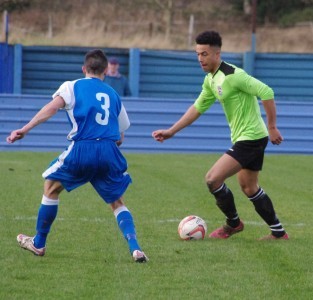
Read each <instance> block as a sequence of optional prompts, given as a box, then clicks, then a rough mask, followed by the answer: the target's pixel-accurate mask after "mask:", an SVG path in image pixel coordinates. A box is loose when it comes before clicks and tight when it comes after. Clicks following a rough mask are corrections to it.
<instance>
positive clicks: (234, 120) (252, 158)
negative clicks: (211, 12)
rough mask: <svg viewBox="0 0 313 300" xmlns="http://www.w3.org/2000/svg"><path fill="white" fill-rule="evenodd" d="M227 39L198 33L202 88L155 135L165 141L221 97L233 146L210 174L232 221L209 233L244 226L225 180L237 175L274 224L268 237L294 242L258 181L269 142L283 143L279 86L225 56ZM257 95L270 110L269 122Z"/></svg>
mask: <svg viewBox="0 0 313 300" xmlns="http://www.w3.org/2000/svg"><path fill="white" fill-rule="evenodd" d="M221 47H222V38H221V36H220V35H219V33H217V32H215V31H205V32H203V33H201V34H199V35H198V36H197V37H196V53H197V56H198V60H199V62H200V65H201V67H202V69H203V70H204V71H205V72H207V73H208V74H207V75H206V77H205V78H204V82H203V85H202V92H201V93H200V95H199V97H198V99H197V100H196V101H195V103H194V104H192V105H191V106H190V107H189V109H188V110H187V111H186V112H185V114H184V115H183V116H182V117H181V118H180V119H179V120H178V121H177V122H176V123H175V124H174V125H173V126H172V127H170V128H168V129H160V130H156V131H154V132H153V133H152V136H153V137H154V139H155V140H156V141H159V142H163V141H164V140H166V139H169V138H171V137H172V136H174V135H175V134H176V133H177V132H178V131H180V130H182V129H183V128H185V127H186V126H188V125H190V124H192V123H193V122H194V121H195V120H196V119H198V118H199V117H200V116H201V114H203V113H204V112H205V111H206V110H207V109H209V107H210V106H211V105H212V104H213V103H214V102H215V101H216V99H217V100H218V101H219V102H220V103H221V105H222V107H223V110H224V113H225V115H226V119H227V121H228V123H229V127H230V130H231V140H232V143H233V146H232V147H231V148H230V149H229V150H228V151H226V153H225V154H224V155H222V156H221V157H220V158H219V159H218V160H217V162H216V163H215V164H214V165H213V166H212V168H211V169H210V170H209V171H208V173H207V174H206V176H205V180H206V183H207V186H208V188H209V190H210V192H211V193H212V194H213V196H214V197H215V199H216V204H217V206H218V207H219V209H220V210H221V211H222V212H223V213H224V215H225V216H226V224H225V225H223V226H222V227H220V228H218V229H216V230H214V231H213V232H212V233H211V234H210V235H209V237H210V238H218V239H226V238H229V237H230V236H231V235H233V234H235V233H238V232H240V231H242V230H243V229H244V223H243V222H242V220H240V218H239V215H238V212H237V209H236V205H235V201H234V197H233V194H232V192H231V190H230V189H229V188H228V187H227V186H226V184H225V180H226V179H227V178H229V177H230V176H233V175H235V174H236V175H237V179H238V182H239V185H240V187H241V190H242V191H243V193H244V194H245V195H246V196H247V197H248V198H249V199H250V200H251V202H252V203H253V205H254V207H255V210H256V211H257V213H258V214H259V215H260V216H261V218H262V219H263V220H264V221H265V222H266V223H267V224H268V226H269V228H270V230H271V234H270V235H267V236H265V237H263V238H261V239H262V240H268V239H270V240H278V239H279V240H281V239H283V240H288V239H289V237H288V234H287V233H286V231H285V230H284V228H283V226H282V224H281V223H280V221H279V219H278V218H277V216H276V213H275V210H274V207H273V203H272V201H271V199H270V198H269V196H268V195H267V194H266V193H265V191H264V190H263V189H262V188H261V187H260V186H259V184H258V176H259V172H260V171H261V169H262V165H263V159H264V152H265V148H266V146H267V143H268V140H270V141H271V142H272V143H273V144H275V145H279V144H280V143H281V142H282V141H283V137H282V136H281V134H280V132H279V130H278V129H277V127H276V108H275V101H274V93H273V90H272V89H271V88H270V87H268V86H267V85H266V84H264V83H263V82H261V81H259V80H257V79H256V78H254V77H252V76H249V75H248V74H247V73H246V72H245V71H244V70H242V69H240V68H238V67H236V66H234V65H231V64H228V63H227V62H224V61H222V60H221ZM257 97H258V98H260V99H261V101H262V104H263V106H264V110H265V112H266V117H267V126H266V125H265V123H264V121H263V119H262V116H261V112H260V107H259V103H258V100H257Z"/></svg>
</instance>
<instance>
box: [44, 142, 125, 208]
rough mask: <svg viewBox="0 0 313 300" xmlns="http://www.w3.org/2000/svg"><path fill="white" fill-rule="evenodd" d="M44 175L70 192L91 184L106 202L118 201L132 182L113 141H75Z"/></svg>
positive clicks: (123, 158)
mask: <svg viewBox="0 0 313 300" xmlns="http://www.w3.org/2000/svg"><path fill="white" fill-rule="evenodd" d="M42 176H43V178H45V179H49V180H55V181H60V182H61V183H62V185H63V187H64V188H65V189H66V190H67V191H68V192H70V191H72V190H74V189H75V188H77V187H79V186H81V185H83V184H85V183H87V182H90V183H91V184H92V186H93V187H94V188H95V190H96V191H97V192H98V194H99V195H100V196H101V198H102V199H103V200H104V201H105V202H106V203H113V202H114V201H116V200H118V199H119V198H120V197H121V196H122V195H123V194H124V192H125V191H126V189H127V187H128V185H129V184H130V183H131V177H130V176H129V174H128V173H127V162H126V159H125V157H124V156H123V155H122V153H121V152H120V150H119V148H118V147H117V145H116V144H115V142H114V141H111V140H88V141H78V142H72V144H71V145H70V146H69V147H68V148H67V149H66V150H65V151H64V152H63V153H62V154H61V155H60V156H59V157H58V158H57V159H56V160H54V161H53V162H52V163H51V164H50V167H49V168H48V169H47V170H46V171H45V172H44V173H43V174H42Z"/></svg>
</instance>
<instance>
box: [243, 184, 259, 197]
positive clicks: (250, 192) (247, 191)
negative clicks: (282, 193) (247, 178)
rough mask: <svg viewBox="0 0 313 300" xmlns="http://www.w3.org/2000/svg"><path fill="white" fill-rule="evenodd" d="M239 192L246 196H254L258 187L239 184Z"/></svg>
mask: <svg viewBox="0 0 313 300" xmlns="http://www.w3.org/2000/svg"><path fill="white" fill-rule="evenodd" d="M240 188H241V191H242V192H243V193H244V194H245V195H246V196H247V197H249V196H251V195H253V194H255V193H256V192H257V190H258V186H257V185H245V184H241V185H240Z"/></svg>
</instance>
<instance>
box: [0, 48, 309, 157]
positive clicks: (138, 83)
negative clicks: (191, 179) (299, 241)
mask: <svg viewBox="0 0 313 300" xmlns="http://www.w3.org/2000/svg"><path fill="white" fill-rule="evenodd" d="M100 48H101V47H100ZM90 49H92V48H88V47H53V46H23V45H20V44H17V45H8V44H5V43H2V44H1V43H0V118H1V121H0V124H1V128H0V130H1V132H0V134H1V139H0V150H4V151H10V150H28V151H54V150H58V151H59V150H63V149H64V147H66V145H67V144H68V142H67V141H66V135H67V133H68V131H69V125H68V123H67V118H66V116H65V114H64V113H63V112H60V113H59V114H58V115H57V116H56V117H54V118H52V119H51V120H50V121H49V122H47V123H46V124H42V125H40V126H39V127H38V128H36V129H34V131H33V132H31V133H30V134H29V136H28V137H27V138H26V139H25V140H21V141H19V142H18V143H16V144H13V145H8V144H6V142H5V137H6V136H7V135H8V134H9V132H10V131H11V130H13V129H16V128H18V127H21V126H23V125H24V124H25V123H26V122H27V121H28V120H29V119H30V118H31V117H32V116H33V115H34V114H35V113H36V112H37V111H38V110H39V109H40V108H41V106H42V105H44V104H45V103H47V102H48V101H49V100H50V97H51V95H52V94H53V92H54V91H55V90H56V89H57V88H58V87H59V86H60V84H61V83H63V82H64V81H66V80H74V79H77V78H80V77H82V73H81V66H82V64H83V60H84V55H85V53H86V52H87V51H88V50H90ZM101 49H102V50H104V51H105V53H106V54H107V56H108V57H111V56H115V57H117V58H118V59H119V60H120V64H121V72H122V73H123V74H125V75H127V76H128V78H129V82H130V87H131V90H132V94H133V97H130V98H124V99H123V100H124V104H125V107H126V109H127V111H128V113H129V116H130V119H131V123H132V126H131V128H130V129H129V130H128V131H127V133H126V140H125V143H124V144H123V146H122V148H123V150H124V151H129V152H132V151H133V152H140V151H142V152H160V151H161V152H197V153H201V152H224V151H225V150H226V149H228V147H229V146H230V138H229V128H228V126H227V123H226V120H225V117H224V114H223V111H222V108H221V106H220V105H219V104H218V103H216V104H215V105H213V107H212V108H211V109H210V110H209V111H208V112H207V113H205V114H204V115H203V116H202V117H201V118H200V119H199V120H197V121H196V122H195V123H194V124H193V125H192V126H190V127H189V128H186V129H184V130H183V131H182V132H180V133H178V134H177V136H175V137H174V138H173V139H171V140H169V141H166V142H165V143H163V144H159V143H156V142H154V141H153V139H152V138H151V132H152V131H153V130H155V129H158V128H166V127H168V126H170V125H171V124H172V123H173V122H175V121H176V120H177V119H178V118H179V117H180V116H181V115H182V114H183V113H184V112H185V110H186V109H187V107H188V106H189V105H190V104H191V103H193V101H194V99H195V98H196V97H197V96H198V94H199V93H200V91H201V86H202V82H203V78H204V76H205V74H204V73H203V71H202V69H201V68H200V66H199V63H198V61H197V56H196V53H195V52H194V51H166V50H145V49H137V48H132V49H115V48H101ZM222 58H223V59H224V60H225V61H227V62H229V63H232V64H235V65H237V66H239V67H242V68H243V69H245V70H246V71H247V72H248V73H249V74H251V75H253V76H255V77H256V78H258V79H260V80H262V81H263V82H265V83H267V84H268V85H270V86H271V87H272V88H273V89H274V91H275V99H276V103H277V112H278V126H279V128H280V130H281V132H282V134H283V136H284V138H285V141H284V143H283V144H282V145H281V146H272V145H270V146H269V147H268V148H267V151H268V152H269V153H300V154H313V88H312V87H313V54H286V53H254V52H246V53H223V55H222ZM263 116H264V114H263Z"/></svg>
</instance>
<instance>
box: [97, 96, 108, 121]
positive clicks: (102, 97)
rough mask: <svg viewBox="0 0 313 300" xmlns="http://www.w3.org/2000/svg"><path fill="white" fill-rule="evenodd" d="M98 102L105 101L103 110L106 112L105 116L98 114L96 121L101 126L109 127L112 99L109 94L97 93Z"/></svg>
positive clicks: (102, 106)
mask: <svg viewBox="0 0 313 300" xmlns="http://www.w3.org/2000/svg"><path fill="white" fill-rule="evenodd" d="M96 98H97V100H99V101H101V103H102V100H103V104H101V108H102V109H103V110H104V115H103V114H101V113H97V114H96V121H97V123H98V124H100V125H108V122H109V114H110V111H109V108H110V97H109V95H108V94H105V93H97V94H96Z"/></svg>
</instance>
